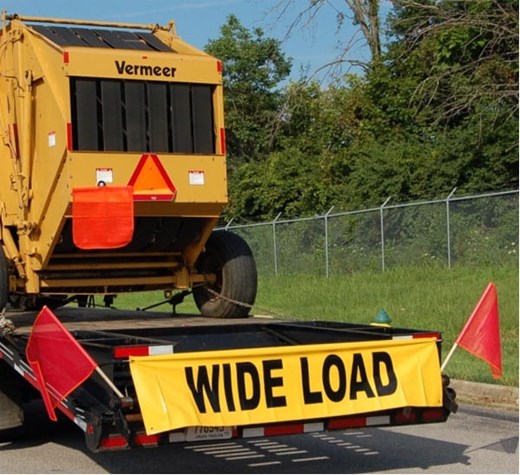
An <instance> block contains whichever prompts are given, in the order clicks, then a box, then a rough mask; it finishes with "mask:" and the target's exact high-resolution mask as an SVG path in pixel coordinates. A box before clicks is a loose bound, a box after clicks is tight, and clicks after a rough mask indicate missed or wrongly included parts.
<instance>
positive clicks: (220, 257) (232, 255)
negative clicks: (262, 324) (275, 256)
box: [193, 231, 258, 318]
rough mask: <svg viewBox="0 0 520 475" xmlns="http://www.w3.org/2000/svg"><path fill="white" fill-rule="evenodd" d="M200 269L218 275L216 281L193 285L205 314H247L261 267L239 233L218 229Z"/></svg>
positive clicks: (202, 311) (201, 310) (212, 236)
mask: <svg viewBox="0 0 520 475" xmlns="http://www.w3.org/2000/svg"><path fill="white" fill-rule="evenodd" d="M196 267H197V270H198V271H199V272H202V273H205V274H215V276H216V280H215V282H211V283H209V282H208V283H207V284H205V285H201V286H196V287H193V298H194V300H195V303H196V305H197V308H198V309H199V311H200V313H201V314H202V315H203V316H205V317H222V318H241V317H247V315H248V313H249V311H250V310H251V307H252V306H253V304H254V302H255V298H256V290H257V281H258V277H257V270H256V264H255V260H254V257H253V254H252V252H251V249H250V247H249V245H248V244H247V242H246V241H244V239H242V238H241V237H240V236H238V235H237V234H234V233H232V232H229V231H214V232H213V233H212V234H211V236H210V237H209V239H208V241H207V243H206V248H205V250H204V252H203V253H202V254H201V255H200V257H199V259H198V261H197V264H196Z"/></svg>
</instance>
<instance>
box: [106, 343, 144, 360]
mask: <svg viewBox="0 0 520 475" xmlns="http://www.w3.org/2000/svg"><path fill="white" fill-rule="evenodd" d="M129 356H148V347H147V346H120V347H117V348H114V358H128V357H129Z"/></svg>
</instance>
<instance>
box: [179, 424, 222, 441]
mask: <svg viewBox="0 0 520 475" xmlns="http://www.w3.org/2000/svg"><path fill="white" fill-rule="evenodd" d="M231 436H232V430H231V427H205V426H204V427H202V426H196V427H188V428H186V441H188V442H193V441H196V440H219V439H221V440H223V439H231Z"/></svg>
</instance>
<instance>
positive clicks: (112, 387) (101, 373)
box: [96, 366, 125, 399]
mask: <svg viewBox="0 0 520 475" xmlns="http://www.w3.org/2000/svg"><path fill="white" fill-rule="evenodd" d="M96 372H97V374H99V376H101V377H102V378H103V380H104V381H105V382H106V383H107V384H108V385H109V386H110V388H111V389H112V390H113V391H114V392H115V393H116V394H117V395H118V396H119V397H120V398H121V399H123V398H124V397H125V396H124V394H123V393H122V392H121V391H119V389H117V387H116V385H115V384H114V383H113V382H112V381H111V380H110V378H109V377H108V376H107V375H106V374H105V373H104V371H103V370H102V369H101V368H100V367H99V366H96Z"/></svg>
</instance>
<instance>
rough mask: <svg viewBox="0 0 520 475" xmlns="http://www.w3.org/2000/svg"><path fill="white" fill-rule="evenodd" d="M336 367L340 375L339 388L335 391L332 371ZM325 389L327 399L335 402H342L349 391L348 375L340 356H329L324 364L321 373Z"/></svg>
mask: <svg viewBox="0 0 520 475" xmlns="http://www.w3.org/2000/svg"><path fill="white" fill-rule="evenodd" d="M333 367H335V368H336V371H337V373H338V387H337V389H334V388H333V387H332V385H331V369H332V368H333ZM321 377H322V380H323V389H324V390H325V394H326V395H327V397H328V398H329V399H330V400H331V401H333V402H340V401H341V400H342V399H343V398H344V397H345V393H346V391H347V373H346V372H345V365H344V364H343V361H342V360H341V358H340V357H339V356H338V355H328V356H327V358H325V361H324V362H323V368H322V371H321Z"/></svg>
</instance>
